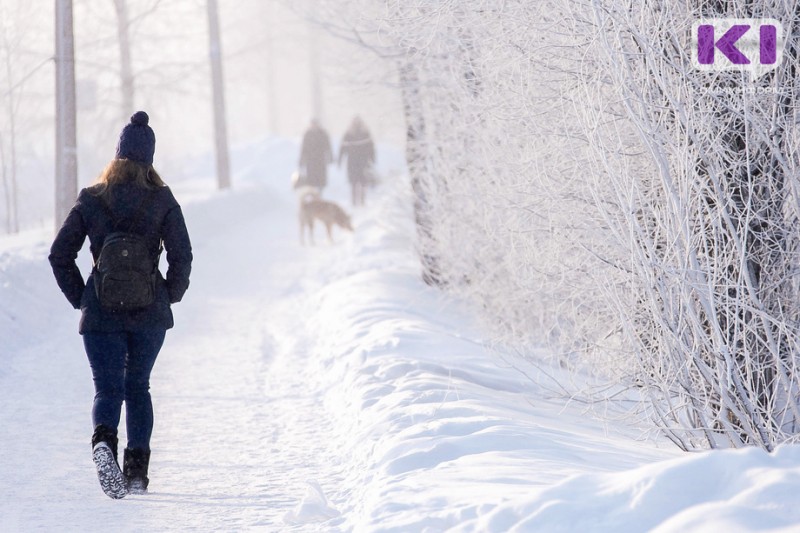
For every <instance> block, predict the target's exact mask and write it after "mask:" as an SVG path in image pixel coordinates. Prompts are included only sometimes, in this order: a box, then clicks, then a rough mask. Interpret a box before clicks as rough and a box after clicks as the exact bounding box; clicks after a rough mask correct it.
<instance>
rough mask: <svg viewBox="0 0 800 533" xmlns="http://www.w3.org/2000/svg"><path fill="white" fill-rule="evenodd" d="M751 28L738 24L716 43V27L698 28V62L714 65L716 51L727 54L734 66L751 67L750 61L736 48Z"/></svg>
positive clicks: (706, 25) (701, 26)
mask: <svg viewBox="0 0 800 533" xmlns="http://www.w3.org/2000/svg"><path fill="white" fill-rule="evenodd" d="M749 29H750V26H749V25H747V24H736V25H734V26H731V28H730V29H729V30H728V31H726V32H725V35H723V36H722V37H720V38H719V41H717V42H714V26H712V25H710V24H702V25H700V26H698V27H697V62H698V63H700V64H701V65H712V64H714V49H715V48H719V51H720V52H722V53H723V54H725V57H727V58H728V59H729V60H730V62H731V63H733V64H734V65H749V64H750V60H749V59H747V57H746V56H745V55H744V54H743V53H742V52H740V51H739V49H738V48H736V41H738V40H739V37H741V36H742V35H744V34H745V33H747V30H749Z"/></svg>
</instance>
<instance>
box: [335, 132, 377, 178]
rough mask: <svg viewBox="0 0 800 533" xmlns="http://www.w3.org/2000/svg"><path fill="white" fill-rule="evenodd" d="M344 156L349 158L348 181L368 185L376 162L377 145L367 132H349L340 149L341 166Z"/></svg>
mask: <svg viewBox="0 0 800 533" xmlns="http://www.w3.org/2000/svg"><path fill="white" fill-rule="evenodd" d="M344 156H347V179H348V180H349V181H350V183H366V182H368V181H369V180H370V179H371V176H369V175H368V173H369V170H371V169H372V163H374V162H375V145H374V144H373V142H372V137H370V135H369V132H368V131H367V130H365V129H353V128H351V129H349V130H347V132H346V133H345V134H344V137H343V138H342V145H341V147H339V164H340V165H341V164H342V158H343V157H344ZM368 169H369V170H368Z"/></svg>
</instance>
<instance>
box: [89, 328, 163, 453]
mask: <svg viewBox="0 0 800 533" xmlns="http://www.w3.org/2000/svg"><path fill="white" fill-rule="evenodd" d="M166 333H167V332H166V330H163V329H162V330H153V331H144V332H135V333H134V332H124V331H123V332H116V333H100V332H86V333H84V334H83V345H84V347H85V348H86V355H87V356H88V357H89V364H90V365H91V367H92V378H93V379H94V390H95V395H94V406H93V407H92V422H94V427H97V426H98V425H99V424H103V425H105V426H108V427H110V428H113V429H116V428H117V426H119V419H120V412H121V410H122V402H123V401H124V402H125V413H126V416H125V418H126V420H125V422H126V428H127V434H128V448H140V449H143V450H149V449H150V436H151V435H152V433H153V402H152V400H151V398H150V371H151V370H152V369H153V365H154V364H155V362H156V357H158V352H159V351H160V350H161V346H162V345H163V344H164V337H165V336H166Z"/></svg>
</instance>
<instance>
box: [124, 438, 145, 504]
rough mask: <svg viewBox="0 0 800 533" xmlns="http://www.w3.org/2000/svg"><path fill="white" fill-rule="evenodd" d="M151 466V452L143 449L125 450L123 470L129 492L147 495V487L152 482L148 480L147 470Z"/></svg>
mask: <svg viewBox="0 0 800 533" xmlns="http://www.w3.org/2000/svg"><path fill="white" fill-rule="evenodd" d="M149 465H150V450H142V449H141V448H125V458H124V459H123V461H122V469H123V472H124V474H125V479H127V480H128V492H130V493H131V494H146V493H147V485H148V484H149V483H150V480H149V479H148V478H147V468H148V466H149Z"/></svg>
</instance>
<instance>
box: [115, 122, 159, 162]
mask: <svg viewBox="0 0 800 533" xmlns="http://www.w3.org/2000/svg"><path fill="white" fill-rule="evenodd" d="M148 122H150V117H148V116H147V113H145V112H144V111H137V112H136V113H134V114H133V116H131V123H130V124H128V125H126V126H125V127H124V128H122V133H120V134H119V142H118V143H117V156H116V158H117V159H130V160H131V161H136V162H137V163H143V164H145V165H152V164H153V153H154V152H155V151H156V135H155V133H153V129H152V128H151V127H150V126H148V125H147V123H148Z"/></svg>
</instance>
